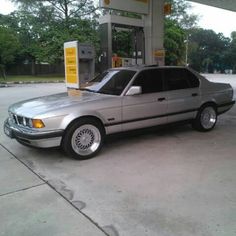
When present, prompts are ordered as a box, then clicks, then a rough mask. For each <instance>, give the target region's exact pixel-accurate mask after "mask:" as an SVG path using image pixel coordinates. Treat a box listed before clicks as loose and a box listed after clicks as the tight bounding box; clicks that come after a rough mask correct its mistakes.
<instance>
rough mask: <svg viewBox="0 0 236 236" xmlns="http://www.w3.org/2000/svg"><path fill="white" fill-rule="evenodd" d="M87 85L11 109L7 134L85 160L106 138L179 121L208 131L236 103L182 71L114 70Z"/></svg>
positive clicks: (227, 90)
mask: <svg viewBox="0 0 236 236" xmlns="http://www.w3.org/2000/svg"><path fill="white" fill-rule="evenodd" d="M91 82H92V83H91V84H90V85H89V86H87V87H85V88H81V89H80V91H79V92H78V94H77V95H75V96H69V95H68V93H61V94H55V95H51V96H46V97H39V98H35V99H31V100H27V101H23V102H19V103H16V104H14V105H12V106H10V107H9V117H8V119H7V120H6V121H5V124H4V130H5V134H6V135H7V136H9V137H11V138H15V139H16V140H17V141H18V142H20V143H22V144H25V145H30V146H35V147H41V148H48V147H54V146H61V147H62V148H63V149H64V150H65V152H66V153H67V154H68V155H70V156H72V157H74V158H77V159H87V158H91V157H93V156H95V155H96V154H97V153H98V152H99V151H100V149H101V147H102V145H103V141H104V138H105V136H106V135H107V134H112V133H117V132H122V131H128V130H134V129H140V128H145V127H151V126H157V125H163V124H168V123H173V122H179V121H189V122H190V123H191V124H192V126H193V127H194V128H195V129H197V130H199V131H204V132H205V131H210V130H212V129H213V128H214V126H215V125H216V122H217V116H218V115H220V114H222V113H224V112H226V111H228V110H229V109H230V108H231V107H232V106H233V104H234V103H235V102H234V101H233V89H232V87H231V86H230V85H229V84H224V83H212V82H210V81H208V80H207V79H206V78H204V77H203V76H201V75H200V74H198V73H197V72H195V71H193V70H192V69H190V68H186V67H157V66H137V67H129V68H116V69H110V70H107V71H105V72H104V73H102V74H101V75H99V76H97V77H96V78H95V79H94V80H93V81H91Z"/></svg>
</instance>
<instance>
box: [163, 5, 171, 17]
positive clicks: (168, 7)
mask: <svg viewBox="0 0 236 236" xmlns="http://www.w3.org/2000/svg"><path fill="white" fill-rule="evenodd" d="M171 12H172V6H171V4H170V3H165V5H164V14H165V15H170V14H171Z"/></svg>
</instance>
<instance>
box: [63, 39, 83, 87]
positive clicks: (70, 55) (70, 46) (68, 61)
mask: <svg viewBox="0 0 236 236" xmlns="http://www.w3.org/2000/svg"><path fill="white" fill-rule="evenodd" d="M78 47H79V46H78V41H72V42H66V43H64V58H65V81H66V87H67V88H75V89H78V88H79V85H80V82H79V53H78Z"/></svg>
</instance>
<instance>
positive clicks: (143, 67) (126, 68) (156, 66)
mask: <svg viewBox="0 0 236 236" xmlns="http://www.w3.org/2000/svg"><path fill="white" fill-rule="evenodd" d="M167 68H188V67H187V66H158V65H134V66H128V67H117V68H111V69H110V70H133V71H142V70H146V69H167Z"/></svg>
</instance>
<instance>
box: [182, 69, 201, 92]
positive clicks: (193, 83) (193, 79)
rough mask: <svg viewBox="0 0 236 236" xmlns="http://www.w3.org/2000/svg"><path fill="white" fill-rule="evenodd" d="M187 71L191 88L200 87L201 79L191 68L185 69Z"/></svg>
mask: <svg viewBox="0 0 236 236" xmlns="http://www.w3.org/2000/svg"><path fill="white" fill-rule="evenodd" d="M184 71H185V73H186V78H187V80H188V82H189V84H190V87H191V88H197V87H199V80H198V78H197V77H196V76H195V75H194V74H193V73H192V72H190V71H189V70H184Z"/></svg>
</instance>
